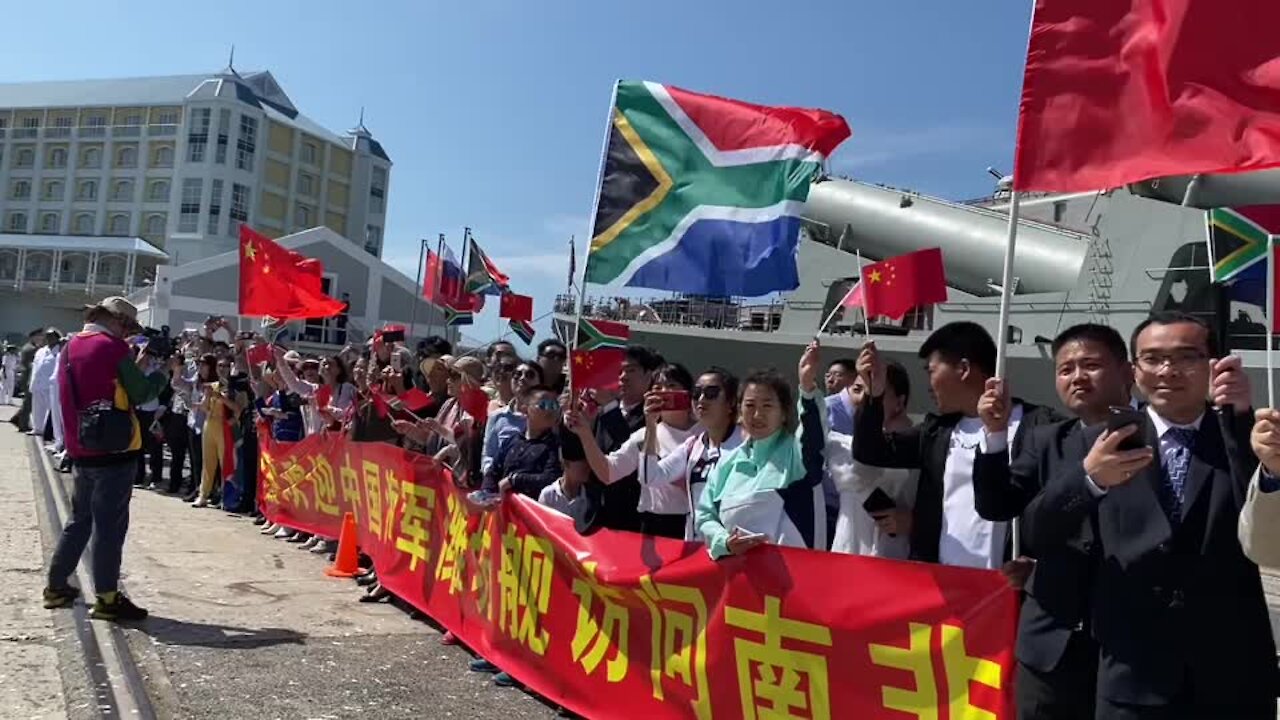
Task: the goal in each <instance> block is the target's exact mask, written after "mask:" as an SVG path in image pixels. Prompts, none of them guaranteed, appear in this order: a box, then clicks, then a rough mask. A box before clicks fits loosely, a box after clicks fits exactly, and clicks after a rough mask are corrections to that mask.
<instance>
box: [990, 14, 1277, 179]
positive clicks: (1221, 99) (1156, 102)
mask: <svg viewBox="0 0 1280 720" xmlns="http://www.w3.org/2000/svg"><path fill="white" fill-rule="evenodd" d="M1246 7H1247V10H1246ZM1278 26H1280V3H1277V2H1251V3H1245V4H1242V5H1238V4H1234V3H1213V2H1205V1H1203V0H1039V1H1038V2H1037V3H1036V9H1035V17H1034V19H1033V21H1032V25H1031V39H1030V42H1029V43H1028V53H1027V66H1026V74H1025V76H1024V78H1023V84H1022V102H1021V108H1020V112H1019V116H1018V142H1017V150H1016V157H1015V161H1014V172H1013V186H1014V188H1016V189H1018V190H1048V191H1060V192H1075V191H1087V190H1102V189H1107V188H1114V187H1120V186H1122V185H1126V184H1128V183H1132V182H1137V181H1139V180H1146V179H1149V178H1154V177H1162V176H1166V175H1189V174H1194V173H1215V172H1234V171H1240V170H1259V169H1263V168H1269V167H1275V166H1277V165H1280V60H1277V59H1276V58H1277V54H1278V53H1280V45H1277V42H1276V28H1277V27H1278Z"/></svg>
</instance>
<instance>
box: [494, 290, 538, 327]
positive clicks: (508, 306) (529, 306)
mask: <svg viewBox="0 0 1280 720" xmlns="http://www.w3.org/2000/svg"><path fill="white" fill-rule="evenodd" d="M498 317H503V318H507V319H508V320H524V321H525V322H532V321H533V298H531V297H529V296H528V295H516V294H515V293H503V294H502V300H501V301H500V302H499V308H498Z"/></svg>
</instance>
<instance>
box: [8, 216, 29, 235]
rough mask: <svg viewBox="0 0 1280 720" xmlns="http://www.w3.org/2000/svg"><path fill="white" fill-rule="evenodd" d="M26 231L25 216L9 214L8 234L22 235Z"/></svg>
mask: <svg viewBox="0 0 1280 720" xmlns="http://www.w3.org/2000/svg"><path fill="white" fill-rule="evenodd" d="M26 231H27V214H26V213H24V212H12V213H9V232H16V233H24V232H26Z"/></svg>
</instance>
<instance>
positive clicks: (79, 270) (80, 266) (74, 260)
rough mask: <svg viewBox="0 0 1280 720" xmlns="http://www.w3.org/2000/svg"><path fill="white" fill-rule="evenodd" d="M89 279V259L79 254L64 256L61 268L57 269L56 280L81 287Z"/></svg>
mask: <svg viewBox="0 0 1280 720" xmlns="http://www.w3.org/2000/svg"><path fill="white" fill-rule="evenodd" d="M88 279H89V258H88V257H87V256H86V255H83V254H81V253H75V254H64V255H63V256H62V267H60V268H58V280H60V281H62V282H64V283H74V284H77V285H83V284H84V282H85V281H86V280H88Z"/></svg>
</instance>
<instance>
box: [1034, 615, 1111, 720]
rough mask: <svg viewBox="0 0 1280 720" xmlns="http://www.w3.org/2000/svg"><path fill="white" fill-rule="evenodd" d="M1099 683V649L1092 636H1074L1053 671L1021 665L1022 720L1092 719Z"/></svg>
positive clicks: (1082, 633)
mask: <svg viewBox="0 0 1280 720" xmlns="http://www.w3.org/2000/svg"><path fill="white" fill-rule="evenodd" d="M1097 680H1098V648H1097V646H1096V645H1095V644H1094V643H1093V641H1092V640H1091V639H1090V638H1089V633H1087V632H1084V631H1081V632H1076V633H1073V634H1072V636H1071V640H1069V641H1068V642H1067V647H1066V650H1064V651H1063V653H1062V659H1061V660H1059V661H1058V666H1057V667H1055V668H1054V669H1053V670H1050V671H1048V672H1043V671H1040V670H1036V669H1034V668H1031V667H1028V666H1027V665H1025V664H1023V663H1022V662H1019V663H1018V670H1017V677H1016V678H1015V679H1014V702H1015V705H1016V707H1017V709H1018V720H1077V718H1092V717H1093V712H1094V700H1095V696H1096V690H1095V687H1096V685H1097Z"/></svg>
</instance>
